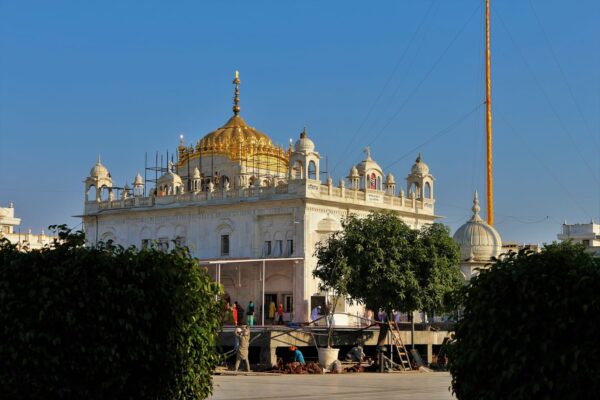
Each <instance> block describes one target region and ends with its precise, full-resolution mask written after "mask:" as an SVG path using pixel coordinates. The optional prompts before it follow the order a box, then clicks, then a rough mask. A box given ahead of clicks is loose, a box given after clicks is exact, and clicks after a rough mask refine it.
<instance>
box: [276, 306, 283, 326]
mask: <svg viewBox="0 0 600 400" xmlns="http://www.w3.org/2000/svg"><path fill="white" fill-rule="evenodd" d="M277 325H283V304H279V308H278V309H277Z"/></svg>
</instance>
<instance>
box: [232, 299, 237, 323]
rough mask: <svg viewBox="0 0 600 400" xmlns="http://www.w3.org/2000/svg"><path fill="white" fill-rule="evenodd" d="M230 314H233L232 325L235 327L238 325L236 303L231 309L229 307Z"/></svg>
mask: <svg viewBox="0 0 600 400" xmlns="http://www.w3.org/2000/svg"><path fill="white" fill-rule="evenodd" d="M231 312H232V314H233V325H235V326H237V324H238V303H237V301H236V302H235V303H233V307H231Z"/></svg>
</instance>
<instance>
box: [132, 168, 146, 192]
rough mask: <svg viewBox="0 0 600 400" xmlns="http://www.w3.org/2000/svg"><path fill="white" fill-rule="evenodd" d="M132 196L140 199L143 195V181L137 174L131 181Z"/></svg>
mask: <svg viewBox="0 0 600 400" xmlns="http://www.w3.org/2000/svg"><path fill="white" fill-rule="evenodd" d="M133 195H134V196H135V197H141V196H143V195H144V179H143V178H142V175H141V174H140V173H139V172H138V173H137V174H136V176H135V179H134V180H133Z"/></svg>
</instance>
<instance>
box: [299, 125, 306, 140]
mask: <svg viewBox="0 0 600 400" xmlns="http://www.w3.org/2000/svg"><path fill="white" fill-rule="evenodd" d="M305 137H306V127H304V129H303V130H302V132H300V138H301V139H304V138H305Z"/></svg>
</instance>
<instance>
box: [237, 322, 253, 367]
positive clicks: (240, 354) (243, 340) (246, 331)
mask: <svg viewBox="0 0 600 400" xmlns="http://www.w3.org/2000/svg"><path fill="white" fill-rule="evenodd" d="M235 334H236V336H237V337H238V338H239V340H240V347H239V349H238V351H237V356H236V357H235V367H234V371H237V370H238V368H239V367H240V362H241V361H244V363H245V364H246V371H247V372H250V360H249V357H248V353H249V352H248V350H249V348H250V328H248V326H247V325H244V326H242V328H241V329H240V333H239V334H238V331H237V330H236V332H235Z"/></svg>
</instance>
